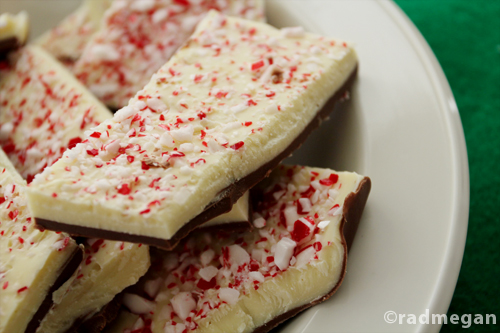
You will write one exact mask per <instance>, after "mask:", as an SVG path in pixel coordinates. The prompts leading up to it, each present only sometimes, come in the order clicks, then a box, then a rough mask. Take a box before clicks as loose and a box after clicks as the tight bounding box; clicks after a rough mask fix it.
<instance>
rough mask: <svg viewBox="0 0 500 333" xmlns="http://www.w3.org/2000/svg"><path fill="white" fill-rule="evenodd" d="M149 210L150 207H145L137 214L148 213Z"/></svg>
mask: <svg viewBox="0 0 500 333" xmlns="http://www.w3.org/2000/svg"><path fill="white" fill-rule="evenodd" d="M150 211H151V209H149V208H146V209H144V210H143V211H142V212H140V213H139V214H141V215H143V214H147V213H149V212H150Z"/></svg>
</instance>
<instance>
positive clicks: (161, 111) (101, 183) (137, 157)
mask: <svg viewBox="0 0 500 333" xmlns="http://www.w3.org/2000/svg"><path fill="white" fill-rule="evenodd" d="M285 35H286V34H285ZM313 48H316V49H317V48H319V49H320V50H321V52H320V53H319V54H314V55H312V54H311V53H310V52H309V50H311V49H313ZM339 52H344V53H345V54H346V56H345V57H344V58H345V59H344V60H345V63H343V62H341V61H339V60H334V59H332V55H334V54H337V53H339ZM347 55H348V56H347ZM261 61H262V62H261ZM311 61H314V63H315V64H316V65H317V67H316V68H315V69H314V70H311V69H310V68H309V67H308V66H307V64H308V63H310V62H311ZM356 62H357V60H356V57H355V55H354V52H353V50H352V49H351V48H348V47H345V46H343V45H342V43H338V42H336V41H335V40H332V39H328V38H325V37H322V36H317V35H312V34H307V35H305V36H303V37H302V38H301V39H300V41H299V40H298V37H297V33H295V35H294V37H293V38H292V37H287V36H284V35H283V33H282V32H281V31H280V30H277V29H275V28H273V27H270V26H266V25H262V24H259V23H254V22H251V21H245V20H241V19H238V18H232V17H226V16H224V15H221V14H219V13H217V12H215V11H211V12H210V13H209V14H208V15H207V16H206V18H205V19H203V21H202V22H201V23H200V24H199V25H198V28H197V30H196V32H195V33H194V35H193V36H191V38H190V39H189V41H187V42H186V43H185V44H184V46H183V47H182V48H181V49H180V50H179V51H178V53H176V54H175V55H174V56H173V57H172V58H171V60H170V61H169V62H167V63H166V64H165V65H164V66H163V67H162V68H161V69H160V70H159V71H158V72H157V73H156V74H154V75H153V77H152V79H151V81H150V82H149V83H148V84H147V85H146V87H145V88H144V89H143V90H141V91H139V92H138V93H137V94H136V95H135V96H134V97H133V98H131V99H130V102H129V104H128V105H127V106H126V107H124V108H122V109H121V110H119V111H118V112H117V113H116V114H115V115H114V117H113V119H110V120H106V121H104V122H103V123H101V124H100V125H99V126H97V127H95V128H92V129H91V130H89V131H88V132H87V135H86V136H85V137H84V138H83V141H82V142H80V143H77V144H76V145H75V146H74V147H73V148H72V149H71V150H69V151H66V152H65V154H64V155H63V157H62V158H61V159H60V160H59V161H58V162H57V163H56V164H55V165H54V167H53V168H50V169H46V170H45V171H44V172H43V173H42V174H39V175H38V176H37V177H36V178H35V179H34V181H33V183H32V185H31V186H30V188H31V191H30V193H33V194H35V193H36V194H37V195H42V196H45V192H47V193H48V191H50V195H51V194H52V193H56V194H57V195H58V196H57V198H53V199H51V200H52V203H53V205H55V206H53V207H56V206H59V205H61V204H62V199H60V198H66V197H68V196H71V197H72V198H73V201H74V202H75V204H80V203H81V204H84V203H87V202H92V203H93V210H92V211H93V212H94V215H92V216H90V214H87V215H88V218H87V217H84V218H82V219H79V221H71V220H70V219H68V220H67V221H65V222H66V223H67V224H78V225H80V226H88V227H95V226H96V225H99V228H102V229H107V230H117V229H116V227H117V223H118V227H119V228H120V230H123V231H124V232H128V233H131V234H132V233H141V234H142V235H148V236H154V237H156V238H162V239H165V240H168V239H170V238H171V237H172V236H173V235H174V234H175V232H176V231H177V230H178V229H180V228H181V227H182V226H183V225H184V224H185V223H187V222H188V221H189V220H191V219H192V218H194V217H195V216H197V215H198V214H200V213H202V211H203V209H204V207H206V206H207V205H208V204H209V203H210V202H211V201H212V200H213V199H214V197H215V196H216V195H217V194H218V193H219V192H220V191H221V190H223V189H224V188H226V187H227V186H229V185H231V184H232V182H233V181H234V180H235V179H242V178H244V177H245V176H247V175H248V174H249V173H250V172H251V171H253V170H255V167H256V166H258V165H259V163H261V160H262V158H263V156H264V155H265V154H274V152H276V151H278V150H279V149H283V147H286V142H288V141H286V140H285V139H282V138H285V137H286V138H289V139H293V138H295V137H296V136H297V135H299V134H300V133H301V131H302V127H301V126H305V125H306V123H305V122H303V121H300V124H299V123H298V121H299V120H300V119H304V117H306V116H307V117H313V116H314V115H316V113H317V111H318V110H317V109H316V105H312V106H311V107H307V108H305V107H303V104H304V103H303V102H304V101H303V100H302V98H306V97H305V96H306V95H307V94H308V93H309V90H308V87H309V86H312V87H315V90H318V89H320V88H321V87H323V86H324V85H323V84H321V82H324V80H330V79H333V77H335V78H337V77H338V76H339V75H338V71H339V68H340V67H342V68H344V67H345V68H351V69H352V70H354V68H355V66H356ZM255 63H258V65H255V66H252V65H250V64H255ZM261 64H263V66H261ZM344 65H345V66H344ZM270 68H271V69H270ZM343 70H344V69H343ZM349 71H350V69H345V73H343V74H342V75H345V77H347V75H348V74H349V73H350V72H349ZM265 73H267V74H269V77H268V78H267V79H266V80H265V81H264V82H263V81H261V80H260V78H261V77H262V76H263V75H264V74H265ZM326 73H328V74H326ZM267 74H266V75H267ZM192 75H194V76H192ZM197 75H203V78H202V79H199V80H197V79H196V78H197ZM330 76H331V77H330ZM321 89H323V88H321ZM330 95H331V91H329V90H328V91H323V92H322V93H321V96H318V97H317V98H316V100H317V101H318V105H319V104H321V103H320V102H319V101H320V100H322V99H323V100H324V101H326V100H327V99H328V98H329V97H330ZM312 104H315V103H312ZM238 105H245V108H246V109H245V110H243V111H240V112H237V113H235V112H234V110H233V109H232V108H233V107H235V106H238ZM270 105H272V106H273V108H275V109H276V112H274V113H272V114H268V113H267V112H266V109H267V108H268V107H269V106H270ZM270 137H274V138H275V139H273V140H269V138H270ZM269 145H272V147H271V146H269ZM282 146H283V147H282ZM271 148H272V149H271ZM273 157H275V155H266V157H265V158H266V159H268V160H271V159H272V158H273ZM242 161H244V163H242ZM315 179H316V180H317V181H316V183H314V186H313V184H312V183H311V184H309V185H308V186H307V187H306V188H303V189H302V188H301V189H300V193H303V194H304V195H302V197H301V200H300V201H298V202H297V207H287V208H286V209H285V211H284V216H285V219H284V220H285V227H286V228H287V230H288V232H292V231H293V228H294V225H295V221H296V220H298V219H299V217H300V216H299V215H311V212H312V207H313V206H314V205H315V204H317V202H318V201H319V200H320V199H321V198H320V196H321V194H320V193H321V192H322V188H324V187H325V186H326V187H327V186H328V184H330V183H332V184H333V182H334V179H332V178H331V175H324V176H323V177H319V176H317V177H316V178H315ZM324 179H326V180H327V181H323V183H322V182H321V181H320V180H324ZM208 181H210V182H213V184H214V185H213V186H207V182H208ZM283 190H285V188H283V189H281V190H280V191H276V193H275V194H274V196H275V197H276V198H274V196H273V198H274V199H275V200H276V199H279V200H281V199H280V196H281V195H283V194H284V193H285V192H283ZM46 209H47V208H46V207H41V206H40V207H39V206H37V207H34V211H35V213H36V214H39V215H44V214H48V212H45V210H46ZM101 209H102V210H104V211H105V212H106V213H105V214H104V213H103V214H100V211H101ZM102 216H108V217H110V218H106V220H102ZM111 216H113V218H111ZM262 217H263V218H264V220H265V221H267V218H266V217H265V216H262ZM138 220H140V221H142V222H141V228H140V231H138V228H135V227H133V226H134V225H136V223H137V221H138ZM263 222H264V221H262V220H258V221H257V225H258V226H262V228H267V224H265V226H264V223H263ZM161 224H164V225H168V228H158V226H160V225H161ZM304 225H306V226H307V222H305V224H304ZM128 228H131V229H130V230H126V229H128ZM132 229H133V230H132ZM302 229H304V228H302ZM304 230H305V229H304ZM304 232H305V231H304ZM294 235H295V236H294V237H295V238H297V239H298V238H300V240H298V241H296V242H305V241H308V238H307V237H309V235H312V232H311V231H309V234H307V235H305V236H304V237H302V233H295V234H294ZM304 239H305V240H304ZM294 241H295V240H294ZM208 282H210V281H208Z"/></svg>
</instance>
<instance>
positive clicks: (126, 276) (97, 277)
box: [37, 239, 150, 333]
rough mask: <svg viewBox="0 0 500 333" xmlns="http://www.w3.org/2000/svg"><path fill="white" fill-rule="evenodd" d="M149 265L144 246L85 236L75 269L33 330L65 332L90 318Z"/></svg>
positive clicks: (54, 332) (135, 280)
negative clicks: (83, 254) (83, 249)
mask: <svg viewBox="0 0 500 333" xmlns="http://www.w3.org/2000/svg"><path fill="white" fill-rule="evenodd" d="M149 265H150V260H149V248H148V246H138V245H136V244H132V243H124V242H113V241H105V240H102V239H89V240H86V241H85V257H84V260H83V261H82V263H81V265H80V267H79V268H78V270H77V271H76V272H75V273H74V274H73V276H72V277H71V279H69V280H68V281H67V282H66V283H65V284H64V285H63V286H61V288H59V289H58V290H57V291H56V292H55V293H54V294H53V305H52V307H51V309H50V311H49V313H47V315H46V316H45V318H44V319H43V321H42V322H41V324H40V326H39V328H38V330H37V332H52V333H59V332H61V333H62V332H67V331H68V330H69V329H70V328H71V327H78V326H79V325H80V324H82V323H83V322H85V321H86V320H88V319H89V318H92V317H93V316H94V315H95V314H97V313H98V312H99V311H100V310H101V309H102V308H103V307H104V306H105V305H106V304H108V303H109V302H111V301H112V300H113V298H114V297H115V296H116V295H117V294H119V293H120V292H121V291H123V290H124V289H125V288H126V287H128V286H130V285H133V284H135V283H136V282H137V281H138V280H139V278H140V277H142V276H143V275H144V274H145V273H146V271H147V270H148V268H149Z"/></svg>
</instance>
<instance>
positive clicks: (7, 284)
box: [2, 281, 9, 290]
mask: <svg viewBox="0 0 500 333" xmlns="http://www.w3.org/2000/svg"><path fill="white" fill-rule="evenodd" d="M8 286H9V281H5V283H4V284H3V286H2V289H3V290H5V289H7V287H8Z"/></svg>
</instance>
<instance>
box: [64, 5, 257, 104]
mask: <svg viewBox="0 0 500 333" xmlns="http://www.w3.org/2000/svg"><path fill="white" fill-rule="evenodd" d="M210 9H216V10H218V11H220V12H222V13H224V14H226V15H231V16H239V17H244V18H247V19H252V20H263V19H264V4H263V1H262V0H205V1H201V2H200V1H197V2H196V3H195V2H192V3H190V2H189V1H180V2H177V1H171V0H157V1H148V0H126V1H115V2H113V4H112V5H111V7H110V8H109V9H108V10H107V11H106V14H105V16H104V19H103V22H102V26H101V28H100V29H99V30H98V32H97V33H96V34H95V35H94V36H93V37H92V38H91V40H90V41H89V43H88V45H87V46H86V48H85V50H84V51H83V54H82V55H81V58H80V59H79V60H78V61H77V62H76V63H75V66H74V69H73V71H74V73H75V75H76V76H77V77H78V78H79V79H80V80H81V81H82V82H83V83H84V84H85V85H86V86H87V87H89V89H90V90H91V91H92V92H93V93H94V94H95V95H96V96H97V97H99V98H100V99H101V100H102V101H103V103H105V104H106V105H108V106H109V107H110V108H112V109H118V108H121V107H123V106H126V105H127V103H128V101H129V99H130V98H132V97H133V96H134V95H135V94H136V93H137V91H139V90H140V89H141V88H142V87H144V85H146V84H147V83H148V81H149V80H150V79H151V75H153V74H154V73H155V72H156V71H157V70H158V69H159V68H160V67H161V66H162V65H163V64H165V62H166V61H167V60H168V59H169V58H170V57H171V56H172V54H174V52H175V51H176V50H177V49H178V48H179V47H180V46H181V45H182V44H183V43H184V42H185V41H186V40H187V39H188V38H189V36H190V35H191V34H192V33H193V31H194V28H195V27H196V24H197V23H198V22H199V21H200V20H201V19H202V18H203V17H204V16H205V15H206V13H207V12H208V11H209V10H210Z"/></svg>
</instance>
